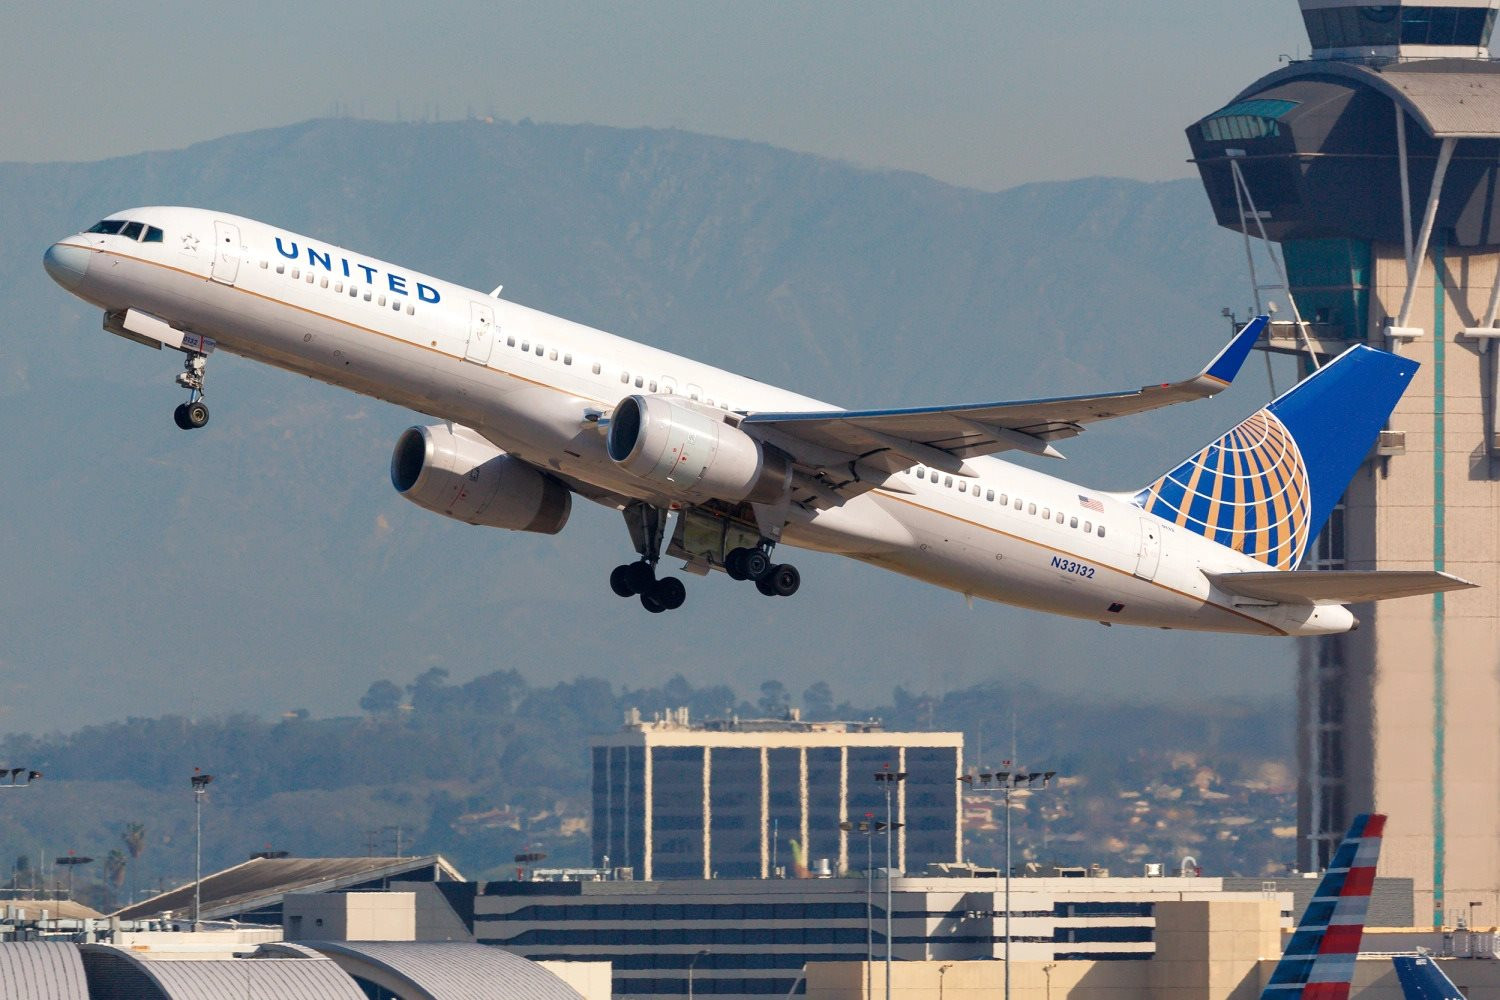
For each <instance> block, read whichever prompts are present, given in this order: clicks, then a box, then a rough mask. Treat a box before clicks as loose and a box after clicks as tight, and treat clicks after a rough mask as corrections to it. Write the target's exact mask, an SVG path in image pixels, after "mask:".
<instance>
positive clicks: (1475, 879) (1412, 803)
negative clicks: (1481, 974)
mask: <svg viewBox="0 0 1500 1000" xmlns="http://www.w3.org/2000/svg"><path fill="white" fill-rule="evenodd" d="M1299 5H1300V7H1301V13H1302V18H1303V21H1304V22H1305V24H1306V27H1307V33H1308V37H1309V39H1310V40H1311V42H1312V56H1311V58H1309V59H1306V60H1298V61H1293V62H1291V63H1289V64H1287V65H1285V66H1283V67H1282V68H1280V69H1278V70H1277V71H1276V72H1273V73H1271V74H1269V75H1268V76H1265V77H1262V78H1261V79H1259V80H1257V81H1256V82H1254V83H1252V84H1250V85H1249V86H1248V87H1246V88H1245V89H1244V90H1242V91H1241V92H1240V93H1239V94H1237V95H1235V96H1234V97H1233V98H1232V99H1230V100H1228V101H1226V102H1225V103H1224V105H1223V106H1222V107H1221V108H1219V109H1218V110H1217V111H1214V112H1213V113H1211V114H1209V115H1207V116H1206V117H1204V118H1202V119H1201V120H1199V121H1197V122H1195V123H1194V124H1193V125H1192V126H1190V127H1189V129H1188V140H1189V142H1190V144H1191V146H1192V151H1193V161H1194V162H1195V163H1196V164H1197V166H1198V170H1199V172H1200V174H1201V175H1202V179H1203V185H1204V187H1205V188H1206V189H1207V192H1208V196H1209V199H1210V201H1211V202H1212V203H1213V209H1214V213H1215V215H1216V217H1217V220H1218V222H1219V224H1220V225H1223V226H1226V227H1228V228H1230V229H1234V230H1236V231H1238V232H1241V233H1244V234H1246V250H1247V254H1248V255H1249V259H1250V262H1251V270H1252V283H1254V284H1255V285H1256V289H1257V298H1264V299H1269V300H1274V301H1275V302H1276V303H1277V305H1278V306H1279V307H1280V310H1279V312H1278V313H1277V320H1278V322H1276V323H1275V324H1273V327H1272V331H1271V334H1270V336H1269V340H1268V341H1267V342H1266V343H1265V344H1264V345H1263V346H1265V347H1266V348H1267V349H1269V350H1273V351H1279V352H1284V353H1291V354H1296V355H1298V356H1300V357H1301V358H1302V359H1303V361H1304V363H1305V364H1306V365H1307V366H1308V368H1309V369H1310V368H1311V367H1313V366H1316V365H1317V364H1318V363H1320V362H1326V361H1327V360H1328V359H1329V358H1330V357H1332V356H1334V355H1336V354H1337V353H1339V352H1340V351H1342V350H1343V349H1345V348H1346V347H1347V346H1349V345H1350V344H1354V343H1368V344H1372V345H1376V346H1379V347H1383V348H1386V349H1389V350H1392V351H1396V352H1399V353H1401V354H1403V355H1408V356H1410V357H1412V358H1414V359H1416V360H1418V361H1420V362H1421V365H1422V368H1421V370H1420V371H1419V372H1418V375H1417V379H1416V381H1415V382H1414V383H1413V385H1412V387H1411V388H1410V389H1409V390H1408V392H1407V393H1406V397H1405V398H1404V399H1403V400H1402V402H1401V405H1400V407H1399V408H1398V409H1397V410H1396V412H1395V414H1394V415H1393V416H1392V417H1391V422H1390V426H1389V429H1388V430H1387V431H1386V432H1385V433H1384V434H1382V436H1381V440H1380V443H1379V445H1378V446H1377V448H1376V449H1375V451H1374V452H1373V453H1372V454H1371V456H1370V459H1369V461H1368V462H1367V463H1366V465H1365V467H1364V469H1362V470H1361V472H1360V473H1359V475H1357V476H1356V478H1355V480H1354V482H1353V483H1352V484H1351V486H1350V487H1349V491H1348V493H1347V494H1346V496H1345V502H1344V505H1343V508H1342V510H1341V511H1335V514H1334V518H1333V519H1332V520H1330V522H1329V525H1328V527H1327V528H1326V529H1325V531H1324V533H1323V537H1322V538H1320V539H1319V543H1318V545H1317V546H1316V552H1315V553H1314V554H1313V555H1311V556H1309V560H1310V562H1311V561H1314V560H1315V565H1316V568H1347V569H1427V568H1432V567H1436V568H1439V569H1445V570H1447V571H1449V572H1451V573H1455V574H1457V575H1459V576H1462V577H1465V578H1467V579H1469V580H1472V581H1474V582H1475V583H1478V584H1480V589H1477V590H1469V591H1464V592H1462V593H1457V594H1448V595H1444V594H1438V595H1436V596H1433V597H1423V598H1408V599H1405V600H1398V601H1388V602H1385V603H1382V604H1381V605H1380V606H1379V607H1378V608H1377V607H1373V606H1369V605H1366V606H1363V607H1361V608H1357V609H1356V613H1357V614H1358V616H1359V618H1360V619H1361V620H1362V622H1363V627H1362V628H1361V629H1359V630H1358V631H1356V632H1354V633H1351V634H1349V635H1346V636H1339V637H1335V638H1331V639H1320V640H1308V641H1307V644H1306V645H1305V646H1304V647H1303V648H1302V649H1301V651H1300V695H1301V697H1300V699H1299V700H1300V704H1301V708H1300V719H1299V740H1298V743H1299V757H1300V760H1299V763H1300V769H1301V794H1300V806H1299V816H1298V826H1299V832H1300V834H1301V841H1300V843H1301V845H1302V846H1301V848H1300V852H1299V853H1300V857H1299V859H1298V860H1299V864H1300V866H1301V867H1302V868H1303V870H1310V869H1313V868H1316V867H1320V866H1321V865H1323V864H1325V863H1326V861H1327V858H1328V855H1329V852H1330V851H1331V850H1332V849H1333V847H1334V846H1335V845H1336V844H1337V842H1338V838H1339V836H1340V832H1341V831H1342V830H1344V829H1345V828H1346V827H1347V826H1348V825H1349V821H1350V819H1351V818H1352V816H1353V815H1354V814H1356V813H1359V812H1364V811H1372V810H1373V811H1379V812H1383V813H1388V814H1389V815H1390V822H1389V825H1388V826H1387V827H1386V849H1385V853H1384V855H1383V856H1382V858H1381V871H1382V874H1385V875H1395V876H1406V877H1410V878H1411V879H1413V880H1414V883H1415V886H1416V896H1417V898H1416V913H1417V914H1418V915H1419V916H1418V919H1419V920H1425V917H1426V915H1427V914H1428V913H1431V914H1432V917H1433V923H1434V924H1435V925H1436V924H1446V925H1448V926H1453V925H1455V924H1457V923H1458V922H1459V921H1460V920H1467V921H1471V922H1477V924H1479V925H1494V924H1497V923H1500V619H1497V614H1500V425H1497V407H1496V384H1497V378H1496V359H1497V358H1500V340H1496V339H1495V338H1497V337H1500V320H1497V317H1500V64H1497V63H1495V62H1491V61H1490V55H1489V42H1490V33H1491V31H1492V29H1493V28H1494V25H1495V17H1496V10H1497V8H1500V0H1422V2H1420V3H1407V2H1399V3H1383V4H1371V3H1368V2H1364V0H1300V4H1299ZM1257 258H1260V259H1261V260H1262V263H1261V264H1260V265H1259V266H1257V264H1256V260H1257ZM1288 292H1289V293H1290V294H1288ZM1333 419H1337V417H1336V416H1335V417H1334V418H1333ZM1304 568H1314V566H1313V565H1309V566H1307V567H1304ZM1475 904H1478V905H1475Z"/></svg>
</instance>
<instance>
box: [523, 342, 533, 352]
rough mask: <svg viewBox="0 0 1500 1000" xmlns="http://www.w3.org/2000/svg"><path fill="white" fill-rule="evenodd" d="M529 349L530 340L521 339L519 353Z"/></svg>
mask: <svg viewBox="0 0 1500 1000" xmlns="http://www.w3.org/2000/svg"><path fill="white" fill-rule="evenodd" d="M529 350H531V341H529V340H523V341H521V353H522V354H525V353H526V352H527V351H529Z"/></svg>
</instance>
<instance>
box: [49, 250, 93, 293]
mask: <svg viewBox="0 0 1500 1000" xmlns="http://www.w3.org/2000/svg"><path fill="white" fill-rule="evenodd" d="M92 256H93V254H92V253H90V252H89V251H88V250H85V249H84V248H83V247H77V246H72V245H71V244H68V243H54V244H52V245H51V246H50V247H48V248H47V252H46V253H45V254H43V255H42V266H43V267H45V268H46V269H47V273H48V274H50V275H52V280H53V281H55V282H57V283H58V284H59V285H62V286H63V287H64V288H66V289H68V290H69V291H72V290H73V289H75V288H77V287H78V286H79V285H80V284H81V283H82V282H83V276H84V274H85V273H87V272H88V269H89V258H90V257H92Z"/></svg>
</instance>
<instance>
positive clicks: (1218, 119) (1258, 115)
mask: <svg viewBox="0 0 1500 1000" xmlns="http://www.w3.org/2000/svg"><path fill="white" fill-rule="evenodd" d="M1296 106H1297V102H1296V101H1278V100H1272V99H1270V98H1262V99H1260V100H1254V101H1239V102H1237V103H1235V104H1231V105H1229V106H1228V107H1227V108H1220V109H1219V110H1218V111H1215V112H1214V113H1213V114H1211V115H1209V116H1208V117H1207V118H1205V119H1204V120H1203V123H1202V124H1201V125H1200V126H1199V129H1200V130H1201V131H1202V133H1203V138H1204V139H1205V140H1207V141H1209V142H1226V141H1231V140H1236V139H1264V138H1265V137H1266V136H1270V135H1280V134H1281V126H1280V125H1279V124H1277V119H1279V118H1281V117H1282V116H1283V115H1285V114H1286V113H1287V112H1288V111H1290V110H1292V109H1293V108H1295V107H1296Z"/></svg>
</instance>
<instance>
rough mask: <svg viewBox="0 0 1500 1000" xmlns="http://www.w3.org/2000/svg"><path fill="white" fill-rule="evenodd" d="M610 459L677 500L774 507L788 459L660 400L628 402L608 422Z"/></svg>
mask: <svg viewBox="0 0 1500 1000" xmlns="http://www.w3.org/2000/svg"><path fill="white" fill-rule="evenodd" d="M608 450H609V457H610V459H611V460H613V461H614V462H615V464H617V465H619V466H620V467H621V468H623V469H625V470H626V471H627V472H629V473H631V474H632V475H634V476H637V477H639V478H641V479H643V480H645V481H646V482H648V483H650V484H652V485H653V486H655V487H656V488H657V489H659V490H661V491H662V492H663V493H665V494H667V495H668V496H671V497H673V498H676V499H678V500H681V501H683V502H684V503H699V502H702V501H704V500H727V501H730V502H738V501H741V500H748V501H750V502H752V503H775V502H777V501H778V500H780V499H781V498H782V496H784V495H785V491H786V486H787V483H788V481H789V480H790V479H791V475H792V463H791V459H790V458H788V457H787V455H786V454H785V453H784V452H781V451H779V450H777V449H776V448H773V447H771V446H769V445H766V444H764V443H763V442H761V441H759V440H757V439H755V438H753V437H751V436H750V435H749V434H746V433H745V432H744V431H742V430H740V429H739V428H738V427H735V426H733V425H731V424H728V423H726V422H725V421H724V419H723V417H722V416H721V415H719V414H718V413H715V412H705V411H703V410H700V409H695V408H693V407H691V406H686V405H683V404H682V403H681V402H679V401H675V400H672V399H670V398H667V397H665V396H626V397H625V398H624V399H622V400H621V401H620V405H619V406H617V407H615V412H614V415H613V416H611V417H610V421H609V442H608Z"/></svg>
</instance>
